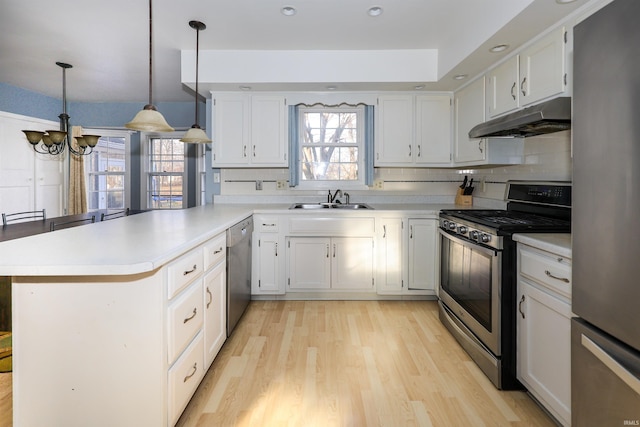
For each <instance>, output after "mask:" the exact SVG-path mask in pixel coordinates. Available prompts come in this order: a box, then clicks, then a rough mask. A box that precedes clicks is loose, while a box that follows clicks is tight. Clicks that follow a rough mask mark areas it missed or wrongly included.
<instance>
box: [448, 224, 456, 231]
mask: <svg viewBox="0 0 640 427" xmlns="http://www.w3.org/2000/svg"><path fill="white" fill-rule="evenodd" d="M455 229H456V223H455V222H450V223H449V230H451V231H453V230H455Z"/></svg>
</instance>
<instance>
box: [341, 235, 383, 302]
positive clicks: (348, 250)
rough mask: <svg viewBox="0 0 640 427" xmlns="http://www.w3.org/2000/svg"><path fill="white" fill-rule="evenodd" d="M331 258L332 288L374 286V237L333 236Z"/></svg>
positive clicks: (356, 288)
mask: <svg viewBox="0 0 640 427" xmlns="http://www.w3.org/2000/svg"><path fill="white" fill-rule="evenodd" d="M331 260H332V262H331V288H333V289H354V290H366V289H372V288H373V285H374V282H373V239H372V238H370V237H334V238H332V239H331Z"/></svg>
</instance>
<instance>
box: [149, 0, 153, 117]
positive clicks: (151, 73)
mask: <svg viewBox="0 0 640 427" xmlns="http://www.w3.org/2000/svg"><path fill="white" fill-rule="evenodd" d="M151 2H152V0H149V105H153V102H152V101H153V100H152V99H151V96H152V91H151V87H152V85H153V72H152V70H153V36H152V34H153V18H152V12H151Z"/></svg>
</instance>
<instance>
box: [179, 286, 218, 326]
mask: <svg viewBox="0 0 640 427" xmlns="http://www.w3.org/2000/svg"><path fill="white" fill-rule="evenodd" d="M207 295H209V301H207V308H209V306H210V305H211V302H212V301H213V295H212V294H211V291H210V290H209V287H208V286H207ZM193 310H194V311H195V308H194V309H193ZM185 323H186V322H185Z"/></svg>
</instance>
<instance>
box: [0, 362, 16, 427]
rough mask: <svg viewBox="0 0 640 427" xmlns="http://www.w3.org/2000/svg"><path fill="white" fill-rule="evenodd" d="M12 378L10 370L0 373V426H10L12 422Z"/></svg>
mask: <svg viewBox="0 0 640 427" xmlns="http://www.w3.org/2000/svg"><path fill="white" fill-rule="evenodd" d="M12 378H13V377H12V374H11V372H6V373H0V427H11V424H12V421H11V418H12V414H13V407H12V399H11V384H12V381H11V380H12Z"/></svg>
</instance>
